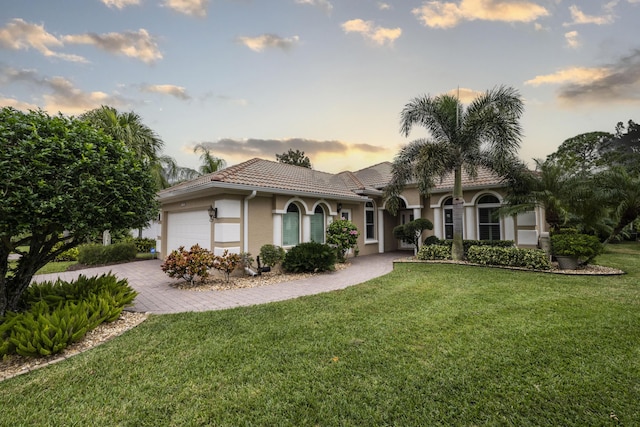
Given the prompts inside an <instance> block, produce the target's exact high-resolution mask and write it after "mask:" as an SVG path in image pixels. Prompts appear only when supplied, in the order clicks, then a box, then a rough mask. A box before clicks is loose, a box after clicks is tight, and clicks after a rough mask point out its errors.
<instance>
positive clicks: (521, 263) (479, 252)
mask: <svg viewBox="0 0 640 427" xmlns="http://www.w3.org/2000/svg"><path fill="white" fill-rule="evenodd" d="M467 261H469V262H472V263H474V264H482V265H501V266H507V267H522V268H528V269H532V270H549V269H550V268H551V263H550V262H549V257H548V256H547V254H546V253H545V252H544V251H543V250H541V249H521V248H515V247H512V248H503V247H496V246H472V247H470V248H469V252H468V253H467Z"/></svg>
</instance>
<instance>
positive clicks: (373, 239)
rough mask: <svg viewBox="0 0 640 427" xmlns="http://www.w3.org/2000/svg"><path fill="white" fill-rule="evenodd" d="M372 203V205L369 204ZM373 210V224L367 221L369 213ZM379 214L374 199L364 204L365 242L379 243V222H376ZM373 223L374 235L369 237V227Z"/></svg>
mask: <svg viewBox="0 0 640 427" xmlns="http://www.w3.org/2000/svg"><path fill="white" fill-rule="evenodd" d="M368 205H371V206H368ZM368 212H371V217H372V219H373V221H372V222H371V224H368V223H367V213H368ZM376 217H377V214H376V204H375V202H374V201H373V200H370V201H368V202H366V203H365V205H364V241H365V243H377V242H378V238H377V237H378V235H377V224H376V220H377V218H376ZM369 225H371V227H373V236H372V237H369V236H368V235H367V227H368V226H369Z"/></svg>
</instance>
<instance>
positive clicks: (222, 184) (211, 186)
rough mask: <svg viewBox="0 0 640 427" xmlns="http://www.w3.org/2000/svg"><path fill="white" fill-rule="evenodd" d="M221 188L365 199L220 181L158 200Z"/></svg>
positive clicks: (180, 190) (180, 191)
mask: <svg viewBox="0 0 640 427" xmlns="http://www.w3.org/2000/svg"><path fill="white" fill-rule="evenodd" d="M214 188H221V189H228V190H240V191H253V190H257V191H258V192H261V193H276V194H284V195H291V196H301V197H321V198H328V199H332V200H345V201H346V200H348V201H364V200H366V199H367V198H366V197H365V196H360V195H358V194H355V193H354V195H353V196H349V195H346V194H340V195H338V194H329V193H318V192H313V191H296V190H286V189H282V188H272V187H257V186H253V185H245V184H233V183H228V182H220V181H211V182H208V183H206V184H203V185H198V186H196V187H190V188H184V189H179V190H176V191H167V192H166V193H164V194H162V195H159V196H158V200H159V201H160V202H168V201H171V200H172V199H176V198H179V197H184V196H186V195H188V194H190V193H198V192H202V191H206V190H209V189H214Z"/></svg>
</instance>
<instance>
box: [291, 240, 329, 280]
mask: <svg viewBox="0 0 640 427" xmlns="http://www.w3.org/2000/svg"><path fill="white" fill-rule="evenodd" d="M335 264H336V251H335V249H334V248H332V247H331V246H329V245H326V244H323V243H317V242H307V243H301V244H299V245H298V246H294V247H293V248H291V249H290V250H289V252H287V254H286V255H285V257H284V261H283V262H282V268H283V269H284V270H285V271H288V272H291V273H316V272H321V271H331V270H334V269H335Z"/></svg>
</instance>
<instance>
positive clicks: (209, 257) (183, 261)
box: [160, 244, 217, 285]
mask: <svg viewBox="0 0 640 427" xmlns="http://www.w3.org/2000/svg"><path fill="white" fill-rule="evenodd" d="M214 259H215V257H214V255H213V254H212V253H211V251H209V250H208V249H204V248H201V247H200V245H197V244H196V245H193V246H191V249H190V250H188V251H186V250H185V249H184V246H180V247H179V248H178V249H177V250H175V251H173V252H171V254H169V256H168V257H167V259H165V261H164V262H163V263H162V265H161V266H160V267H161V268H162V271H164V272H165V273H167V274H168V275H169V277H174V278H180V279H184V280H186V281H187V282H189V283H190V284H192V285H193V284H194V281H195V279H196V277H199V278H200V280H205V279H206V278H207V277H209V269H210V268H211V267H213V266H214ZM216 268H217V267H216Z"/></svg>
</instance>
